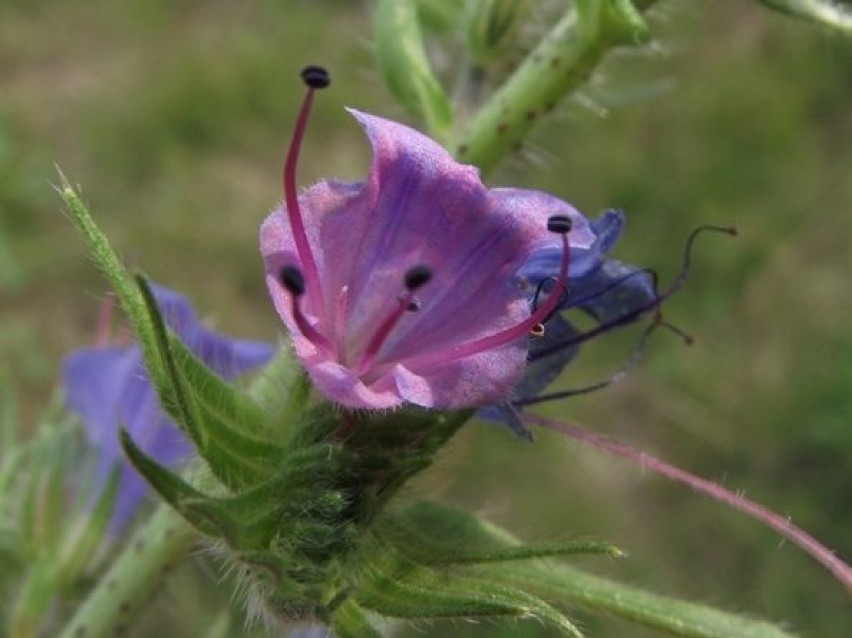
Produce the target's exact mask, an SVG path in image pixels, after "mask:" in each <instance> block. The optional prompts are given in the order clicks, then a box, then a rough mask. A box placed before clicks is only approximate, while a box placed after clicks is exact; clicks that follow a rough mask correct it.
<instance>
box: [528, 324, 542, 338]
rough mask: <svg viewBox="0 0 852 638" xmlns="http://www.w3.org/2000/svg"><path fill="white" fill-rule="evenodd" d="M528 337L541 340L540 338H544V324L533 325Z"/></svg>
mask: <svg viewBox="0 0 852 638" xmlns="http://www.w3.org/2000/svg"><path fill="white" fill-rule="evenodd" d="M530 336H531V337H532V338H533V339H541V338H543V337H544V324H543V323H537V324H535V325H534V326H533V327H532V329H531V330H530Z"/></svg>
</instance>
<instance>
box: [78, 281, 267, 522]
mask: <svg viewBox="0 0 852 638" xmlns="http://www.w3.org/2000/svg"><path fill="white" fill-rule="evenodd" d="M151 288H152V292H153V293H154V297H155V298H156V300H157V305H158V306H159V308H160V312H161V313H162V315H163V318H164V321H165V322H166V323H167V325H168V326H169V327H170V328H171V329H172V330H174V331H175V333H177V334H178V335H179V336H180V338H181V339H183V340H184V342H185V343H186V344H187V346H188V347H189V348H190V349H191V350H192V351H193V352H194V353H195V354H196V355H197V356H198V357H199V358H200V359H201V360H202V361H204V362H205V363H206V364H207V365H208V366H209V367H210V368H211V369H212V370H213V371H214V372H216V373H218V374H220V375H221V376H222V377H223V378H225V379H231V378H233V377H235V376H238V375H240V374H243V373H245V372H248V371H250V370H252V369H255V368H257V367H259V366H262V365H264V364H266V363H267V362H268V361H269V360H270V359H271V358H272V356H273V353H274V347H273V346H272V345H271V344H267V343H262V342H258V341H241V340H232V339H229V338H228V337H225V336H223V335H220V334H218V333H215V332H212V331H210V330H207V329H205V328H204V327H202V326H201V324H199V322H198V318H197V315H196V313H195V311H194V310H193V308H192V306H191V305H190V303H189V301H187V300H186V298H185V297H183V296H181V295H179V294H178V293H176V292H173V291H171V290H168V289H166V288H162V287H161V286H157V285H156V284H152V286H151ZM63 380H64V384H65V389H66V404H67V406H68V408H69V409H70V410H72V411H74V412H76V413H77V414H78V415H79V416H80V417H81V419H82V421H83V424H84V427H85V429H86V435H87V437H88V439H89V441H90V442H91V444H92V445H93V446H94V447H95V448H96V449H97V451H98V468H97V481H98V483H97V485H96V488H97V489H96V490H95V495H94V496H93V497H92V498H93V499H94V498H95V496H96V495H97V493H98V492H99V491H100V489H101V488H102V486H103V484H104V483H105V481H106V480H107V478H108V477H109V475H110V474H111V472H112V471H113V470H114V469H115V467H116V466H120V467H121V472H120V478H119V487H118V496H117V500H116V504H115V509H114V512H113V518H112V521H111V525H110V529H111V530H112V531H113V533H118V532H119V531H120V530H121V529H122V528H123V527H124V525H126V524H127V522H128V521H129V520H130V518H131V517H132V515H133V513H134V512H135V511H136V509H137V508H138V506H139V504H140V502H141V501H142V499H143V498H144V497H145V495H146V494H147V492H148V487H147V484H146V483H145V481H144V479H143V478H142V477H141V476H140V475H139V474H138V473H137V472H136V471H135V469H133V467H132V466H130V465H129V464H128V463H127V461H126V459H125V458H124V456H123V453H122V451H121V448H120V445H119V439H118V431H119V428H121V427H124V428H126V429H127V431H128V432H129V433H130V435H131V436H132V437H133V440H134V441H135V442H136V443H137V445H139V446H140V448H141V449H143V450H145V451H146V452H147V453H148V454H149V455H151V456H152V457H153V458H154V459H156V460H157V461H158V462H159V463H161V464H163V465H166V466H169V467H174V466H175V465H178V464H179V463H180V462H181V461H183V460H185V459H186V458H187V457H188V456H189V455H190V453H191V452H192V446H191V444H190V442H189V441H188V440H187V438H186V437H185V436H184V435H183V433H182V432H181V431H180V429H179V428H178V426H177V425H176V424H175V423H174V422H173V421H171V420H170V419H169V418H168V417H167V416H166V414H165V413H164V412H163V410H162V408H161V407H160V404H159V401H158V399H157V395H156V392H155V391H154V388H153V386H152V385H151V382H150V380H149V378H148V376H147V373H146V371H145V368H144V365H143V363H142V354H141V351H140V349H139V347H138V346H129V347H122V348H89V349H84V350H78V351H76V352H73V353H71V354H70V355H69V356H68V357H67V358H66V360H65V363H64V365H63Z"/></svg>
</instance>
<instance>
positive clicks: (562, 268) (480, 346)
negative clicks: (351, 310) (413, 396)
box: [406, 215, 571, 366]
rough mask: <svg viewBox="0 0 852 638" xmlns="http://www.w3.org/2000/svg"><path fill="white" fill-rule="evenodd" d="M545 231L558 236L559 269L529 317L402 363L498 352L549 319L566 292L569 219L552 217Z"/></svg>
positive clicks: (420, 363)
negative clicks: (544, 296)
mask: <svg viewBox="0 0 852 638" xmlns="http://www.w3.org/2000/svg"><path fill="white" fill-rule="evenodd" d="M547 229H548V230H549V231H551V232H553V233H559V234H560V235H562V261H561V263H560V265H559V277H558V279H557V280H556V286H555V287H554V289H553V290H552V291H551V292H550V295H548V297H547V299H545V300H544V302H543V303H542V304H541V305H539V307H538V308H536V309H535V310H534V311H533V313H532V314H531V315H530V316H529V317H527V318H526V319H524V320H523V321H521V322H520V323H518V324H516V325H514V326H512V327H511V328H508V329H506V330H503V331H501V332H497V333H495V334H492V335H488V336H487V337H483V338H481V339H477V340H476V341H469V342H468V343H463V344H460V345H457V346H453V347H450V348H446V349H445V350H439V351H437V352H431V353H427V354H424V355H421V356H417V357H411V358H410V359H408V360H407V361H406V365H410V366H429V365H435V364H444V363H449V362H451V361H456V360H458V359H463V358H465V357H469V356H471V355H474V354H477V353H479V352H484V351H486V350H492V349H494V348H499V347H500V346H504V345H506V344H509V343H512V342H514V341H518V340H519V339H521V338H523V337H527V336H529V334H530V332H532V331H533V330H534V329H536V328H537V327H538V325H539V324H541V323H542V322H543V321H545V320H546V319H547V318H548V317H550V316H551V314H552V313H553V312H554V311H555V310H556V308H557V307H558V306H559V302H560V301H561V299H562V295H563V293H564V292H565V291H566V290H567V289H568V265H569V263H570V261H571V244H569V243H568V233H569V232H570V231H571V218H570V217H567V216H564V215H554V216H553V217H551V218H550V219H548V220H547Z"/></svg>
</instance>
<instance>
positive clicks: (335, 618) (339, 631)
mask: <svg viewBox="0 0 852 638" xmlns="http://www.w3.org/2000/svg"><path fill="white" fill-rule="evenodd" d="M331 627H332V630H333V632H334V636H336V638H381V633H379V631H378V630H377V629H376V628H375V627H373V625H372V624H370V621H369V620H368V618H367V615H366V613H364V610H363V609H362V608H361V607H360V606H358V604H357V603H356V602H355V601H353V600H347V601H346V602H344V603H343V604H342V605H340V606H339V607H338V608H337V609H335V610H334V613H333V614H332V616H331Z"/></svg>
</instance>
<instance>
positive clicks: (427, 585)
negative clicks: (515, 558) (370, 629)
mask: <svg viewBox="0 0 852 638" xmlns="http://www.w3.org/2000/svg"><path fill="white" fill-rule="evenodd" d="M358 571H359V574H358V580H357V582H358V587H357V590H356V592H355V593H354V598H355V600H356V601H357V603H358V604H359V605H360V606H362V607H364V608H365V609H370V610H372V611H374V612H376V613H378V614H381V615H383V616H389V617H391V618H405V619H412V620H413V619H437V618H459V619H470V618H483V617H498V616H505V617H511V618H537V619H539V620H542V621H545V622H548V623H550V624H552V625H553V626H554V627H557V628H558V629H560V630H561V631H562V632H563V633H565V634H567V635H570V636H575V637H577V638H579V637H580V636H582V634H581V633H580V631H579V630H578V629H577V627H576V626H575V625H574V624H573V623H572V622H571V621H570V620H569V619H568V618H567V617H566V616H565V615H564V614H563V613H562V612H560V611H559V610H557V609H556V608H554V607H553V606H551V605H550V604H548V603H547V602H545V601H544V600H542V599H540V598H538V597H536V596H533V595H531V594H528V593H527V592H525V591H523V590H521V589H517V588H515V587H512V586H510V585H506V584H503V583H499V582H494V581H491V580H489V579H487V578H477V577H475V576H465V575H459V574H456V573H453V572H449V571H447V570H443V569H434V568H432V567H428V566H426V565H422V564H418V563H415V562H414V561H411V560H409V559H408V558H406V557H405V556H403V555H402V554H401V553H399V552H397V551H396V550H395V549H394V548H392V547H391V546H389V545H382V546H381V547H380V548H378V549H377V551H376V552H375V554H374V558H373V560H369V561H367V562H366V563H365V564H363V565H360V566H359V570H358Z"/></svg>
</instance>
